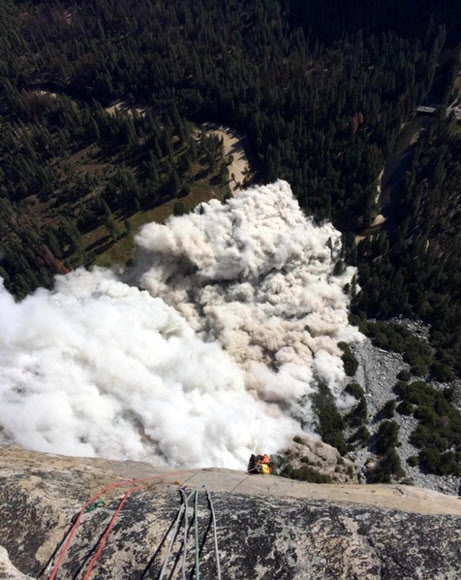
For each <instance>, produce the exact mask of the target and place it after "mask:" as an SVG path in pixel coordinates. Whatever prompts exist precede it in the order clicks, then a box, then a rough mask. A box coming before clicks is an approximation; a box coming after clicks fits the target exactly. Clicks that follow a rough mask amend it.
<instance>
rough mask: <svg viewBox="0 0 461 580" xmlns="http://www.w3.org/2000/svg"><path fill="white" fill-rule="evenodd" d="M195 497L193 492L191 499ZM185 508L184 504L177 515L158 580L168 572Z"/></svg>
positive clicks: (190, 495)
mask: <svg viewBox="0 0 461 580" xmlns="http://www.w3.org/2000/svg"><path fill="white" fill-rule="evenodd" d="M193 495H194V492H193V491H192V492H191V493H190V494H189V498H191V497H192V496H193ZM184 497H186V496H185V495H184ZM186 500H187V498H186ZM185 506H186V503H182V504H181V507H180V508H179V510H178V514H177V515H176V520H175V522H174V529H173V533H172V535H171V538H170V543H169V544H168V549H167V553H166V556H165V559H164V560H163V564H162V569H161V570H160V575H159V577H158V580H162V578H163V576H164V574H165V571H166V568H167V565H168V560H169V558H170V554H171V548H172V547H173V544H174V542H175V540H176V538H177V536H178V531H179V524H180V522H181V519H182V515H183V513H184V509H186V508H185Z"/></svg>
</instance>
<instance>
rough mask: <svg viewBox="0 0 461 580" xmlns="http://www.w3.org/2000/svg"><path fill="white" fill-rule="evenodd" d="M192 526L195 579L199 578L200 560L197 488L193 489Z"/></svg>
mask: <svg viewBox="0 0 461 580" xmlns="http://www.w3.org/2000/svg"><path fill="white" fill-rule="evenodd" d="M194 526H195V579H196V580H200V562H199V556H200V554H199V547H200V546H199V541H198V490H195V510H194Z"/></svg>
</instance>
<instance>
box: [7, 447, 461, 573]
mask: <svg viewBox="0 0 461 580" xmlns="http://www.w3.org/2000/svg"><path fill="white" fill-rule="evenodd" d="M0 474H1V475H0V484H1V485H0V496H1V509H0V539H1V543H2V544H3V546H4V547H5V548H6V550H7V551H8V553H9V557H10V559H11V562H12V564H10V563H9V562H8V559H7V556H6V553H5V552H4V551H1V550H0V577H1V578H12V579H14V578H18V579H22V580H23V579H24V578H25V577H26V576H24V574H27V575H28V576H29V577H33V578H49V577H50V574H52V570H53V566H54V565H55V563H56V561H57V559H58V557H59V554H60V549H61V548H62V546H63V545H64V544H65V543H66V541H67V540H68V539H69V538H70V531H71V529H72V526H73V524H74V522H75V520H76V518H77V516H78V514H79V513H80V511H81V508H82V506H84V505H85V504H86V503H87V502H88V500H89V499H90V498H91V497H95V494H96V492H97V491H98V490H100V489H103V488H104V487H105V486H108V485H109V487H108V488H106V491H105V492H104V493H103V494H102V496H101V498H103V499H104V503H102V502H100V503H97V504H96V503H91V504H89V506H88V508H89V509H88V510H87V511H86V513H84V514H83V515H82V517H81V520H80V524H79V526H78V528H76V532H75V535H74V536H73V538H72V541H71V542H70V544H69V549H68V550H67V552H66V554H65V555H64V557H63V559H62V564H61V567H60V569H59V571H58V573H57V575H56V578H58V579H59V578H66V579H67V578H77V579H81V578H84V577H85V573H86V572H87V570H88V566H89V565H90V562H91V560H92V558H93V556H94V554H95V553H96V552H97V550H98V546H100V541H101V539H102V538H103V535H104V533H105V532H106V531H107V529H108V526H109V525H110V522H111V520H113V518H114V514H116V510H117V508H118V507H119V506H120V502H121V500H122V498H123V496H124V494H125V493H126V492H127V491H129V490H130V489H131V490H132V491H131V493H130V494H129V495H128V497H127V499H126V502H125V503H124V504H123V507H122V509H121V511H120V512H119V513H118V514H117V517H116V519H115V520H113V521H112V523H113V527H112V529H111V531H110V534H108V536H107V542H106V544H105V545H104V548H103V549H102V551H101V554H100V556H99V558H98V559H97V561H96V563H95V567H94V569H93V571H92V573H91V578H95V579H96V578H97V579H98V580H99V579H127V580H128V579H130V580H133V579H138V578H139V579H148V578H159V577H160V574H161V568H162V563H163V562H164V561H165V557H166V555H167V553H168V549H169V544H170V540H171V538H173V537H174V532H175V529H176V528H175V522H176V521H178V528H177V532H178V533H177V539H176V541H175V542H174V543H173V545H172V548H171V551H170V557H169V559H168V561H167V565H166V567H165V576H164V577H165V578H167V577H168V578H172V579H173V578H182V577H187V578H192V577H194V568H195V565H196V564H195V545H196V543H197V545H198V546H199V549H200V558H199V566H200V576H201V578H202V579H212V580H215V579H216V578H218V577H219V576H218V571H217V559H216V556H215V541H214V540H215V537H214V526H213V517H212V510H211V509H210V505H211V506H212V507H213V510H214V513H215V515H216V540H217V542H218V546H219V564H220V570H221V577H222V578H223V580H224V579H229V580H231V579H245V580H246V579H263V578H264V579H272V578H273V579H276V578H277V579H280V580H283V579H287V580H288V579H295V578H296V579H303V580H304V579H306V580H308V579H309V580H311V579H312V580H314V579H315V580H323V579H330V578H331V579H338V578H343V579H345V580H346V579H347V580H349V579H353V578H356V579H360V580H362V579H375V578H376V579H378V578H380V579H381V578H383V579H384V578H385V579H389V580H391V579H392V580H394V579H397V578H398V579H410V578H415V579H416V578H418V579H426V578H427V579H436V578H437V579H442V578H443V579H449V578H453V579H458V578H460V577H461V554H460V549H459V546H460V541H461V501H460V500H458V499H457V498H454V497H450V496H444V495H441V494H438V493H435V492H431V491H428V490H418V489H416V488H411V487H405V486H363V485H362V486H360V485H349V486H348V485H315V484H307V483H302V482H297V481H291V480H286V479H283V478H280V477H276V476H248V475H247V474H246V473H244V472H237V471H230V470H222V469H219V470H218V469H216V470H215V469H211V470H206V469H204V470H199V471H197V470H181V471H174V470H167V469H161V468H156V467H153V466H151V465H149V464H137V463H133V462H111V461H106V460H91V459H83V458H68V457H59V456H48V455H42V454H39V453H34V452H28V451H24V450H20V449H17V448H3V449H2V450H1V455H0ZM127 479H143V481H138V482H137V483H135V484H133V483H132V482H131V481H127ZM203 484H206V486H207V489H208V490H209V492H210V497H211V504H210V503H209V501H208V496H207V491H206V489H205V488H203V487H202V485H203ZM133 488H135V489H133ZM195 490H197V503H196V500H195V493H196V492H195ZM185 497H186V498H188V509H187V518H188V530H189V533H188V536H187V538H185V536H184V530H185V525H184V524H185V522H184V518H182V519H179V520H177V515H178V511H179V510H180V506H181V505H182V501H183V500H184V498H185ZM195 513H196V514H197V525H196V526H195V521H194V518H195ZM183 515H184V514H183ZM196 530H197V540H196ZM184 544H185V545H186V546H187V551H186V558H185V560H184V561H183V556H182V554H183V553H184V550H183V547H184ZM13 565H14V566H15V567H16V569H17V570H15V569H14V567H13ZM183 565H184V572H185V576H183V575H182V567H183ZM2 566H3V568H2Z"/></svg>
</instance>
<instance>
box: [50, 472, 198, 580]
mask: <svg viewBox="0 0 461 580" xmlns="http://www.w3.org/2000/svg"><path fill="white" fill-rule="evenodd" d="M187 471H188V470H186V469H183V470H180V471H174V472H170V473H169V474H168V475H169V476H171V475H177V474H180V473H187ZM161 477H164V475H163V474H161V475H153V476H151V477H144V478H142V479H133V480H128V481H120V482H118V483H110V484H108V485H106V486H105V487H103V488H102V489H101V490H100V491H98V492H97V493H96V494H95V495H94V496H93V497H92V498H91V499H89V500H88V501H87V502H86V503H85V505H84V506H83V507H82V509H81V510H80V512H79V514H78V516H77V518H76V519H75V522H74V525H73V526H72V528H71V530H70V532H69V535H68V536H67V539H66V542H65V544H64V546H63V548H62V550H61V553H60V554H59V557H58V559H57V561H56V564H55V565H54V567H53V570H52V571H51V574H50V576H49V577H48V580H54V579H55V578H56V575H57V573H58V571H59V568H60V567H61V564H62V561H63V559H64V556H65V554H66V552H67V550H68V549H69V546H70V544H71V542H72V538H73V537H74V535H75V533H76V531H77V528H78V526H79V524H80V520H81V519H82V516H83V514H84V513H85V511H86V510H87V508H88V507H89V506H90V505H91V504H93V503H94V502H95V501H96V500H97V499H99V498H100V497H101V495H103V494H104V493H106V492H107V491H108V490H109V489H114V488H116V487H126V486H128V485H131V486H133V485H135V487H133V488H131V489H130V490H128V492H126V493H125V495H124V497H123V498H122V501H121V502H120V504H119V506H118V508H117V510H116V512H115V513H114V515H113V516H112V519H111V521H110V523H109V526H110V527H108V531H107V530H106V532H105V533H104V536H103V538H101V542H102V541H103V540H104V543H103V545H102V547H101V545H99V548H98V551H97V553H96V554H95V557H94V558H93V559H92V561H91V563H90V566H91V569H90V570H89V572H90V573H91V570H92V569H93V567H94V565H95V563H96V561H97V559H98V558H99V556H100V555H101V552H102V548H103V547H104V544H105V542H106V540H107V537H108V535H109V533H110V531H111V529H112V527H113V525H114V523H115V519H116V517H117V516H118V514H119V513H120V510H121V509H122V507H123V504H124V503H125V501H126V499H127V498H128V495H129V494H130V493H131V492H132V491H134V490H136V489H141V488H140V487H136V484H142V483H145V482H147V481H152V480H153V479H159V478H161ZM101 542H100V544H101ZM88 577H89V573H88V571H87V573H86V574H85V579H87V578H88Z"/></svg>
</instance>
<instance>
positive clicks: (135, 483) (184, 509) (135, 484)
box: [48, 470, 221, 580]
mask: <svg viewBox="0 0 461 580" xmlns="http://www.w3.org/2000/svg"><path fill="white" fill-rule="evenodd" d="M187 471H188V470H181V471H175V472H171V473H169V474H168V475H170V476H171V475H176V474H180V473H187ZM161 477H163V475H154V476H152V477H145V478H142V479H134V480H128V481H121V482H118V483H111V484H108V485H106V486H105V487H103V488H102V489H101V490H100V491H98V492H97V493H96V494H95V495H94V496H93V497H92V498H91V499H89V500H88V501H87V502H86V503H85V504H84V505H83V507H82V508H81V510H80V512H79V514H78V516H77V518H76V519H75V522H74V524H73V526H72V528H71V530H70V532H69V534H68V536H67V538H66V540H65V543H64V545H63V548H62V550H61V552H60V554H59V557H58V559H57V561H56V563H55V565H54V567H53V570H52V571H51V574H50V576H49V578H48V580H54V579H55V578H56V575H57V573H58V571H59V569H60V567H61V564H62V561H63V559H64V556H65V554H66V552H67V550H68V549H69V546H70V544H71V542H72V539H73V537H74V535H75V533H76V531H77V528H78V526H79V524H80V520H81V519H82V516H83V514H85V513H88V512H89V511H92V507H91V506H93V505H95V504H97V505H99V504H98V500H99V498H100V497H101V496H102V495H103V494H104V493H106V492H107V491H108V490H110V489H114V488H117V487H126V486H128V485H130V486H131V487H130V489H128V490H127V491H126V492H125V494H124V496H123V498H122V499H121V500H120V502H119V504H118V506H117V509H116V510H115V512H114V514H113V515H112V518H111V519H110V522H109V524H108V526H107V528H106V530H105V532H104V534H103V536H102V537H101V539H100V541H99V543H98V544H97V549H96V552H95V554H94V556H93V558H92V559H91V562H90V564H89V565H88V568H87V570H86V572H85V575H84V576H83V579H82V580H88V579H89V577H90V575H91V572H92V571H93V568H94V566H95V564H96V562H97V560H98V559H99V557H100V556H101V553H102V551H103V549H104V546H105V544H106V542H107V539H108V537H109V534H110V532H111V531H112V528H113V527H114V524H115V520H116V519H117V516H118V515H119V513H120V512H121V510H122V508H123V506H124V504H125V502H126V500H127V499H128V497H129V496H130V494H131V493H133V492H134V491H141V490H142V489H143V488H142V487H140V484H142V483H145V482H147V481H152V480H154V479H159V478H161ZM203 487H204V488H205V491H206V494H207V499H208V505H209V508H210V512H211V517H212V526H213V536H214V548H215V556H216V567H217V580H221V567H220V562H219V549H218V537H217V526H216V514H215V510H214V506H213V502H212V499H211V496H210V493H209V491H208V489H207V488H206V486H203ZM179 491H180V493H181V497H182V504H181V507H180V509H179V510H178V514H177V516H176V519H175V522H174V530H173V533H172V536H171V539H170V543H169V546H168V550H167V554H166V557H165V560H164V562H163V565H162V569H161V572H160V576H159V577H158V580H162V579H163V577H164V574H165V572H166V568H167V565H168V560H169V557H170V554H171V550H172V547H173V544H174V542H175V540H176V538H177V536H178V532H179V528H180V523H181V520H182V517H183V514H184V522H185V523H184V535H183V555H182V578H183V580H186V558H187V540H188V531H189V514H188V502H189V500H190V499H191V498H192V496H193V495H194V494H195V505H194V527H195V580H200V562H199V557H200V542H199V532H198V497H199V490H198V489H196V490H192V491H191V493H190V494H189V495H188V496H187V495H186V493H185V492H184V489H183V488H180V490H179ZM99 501H100V500H99ZM89 508H90V509H89Z"/></svg>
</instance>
